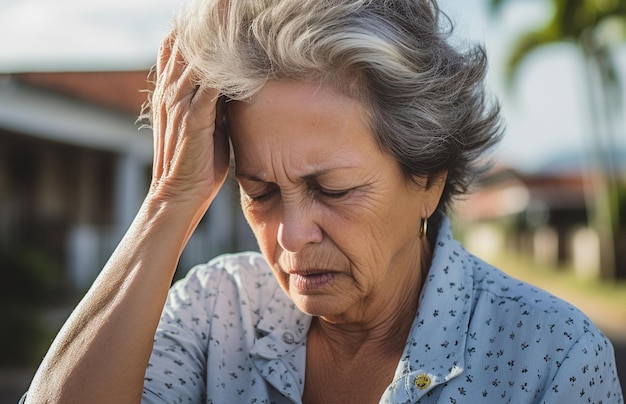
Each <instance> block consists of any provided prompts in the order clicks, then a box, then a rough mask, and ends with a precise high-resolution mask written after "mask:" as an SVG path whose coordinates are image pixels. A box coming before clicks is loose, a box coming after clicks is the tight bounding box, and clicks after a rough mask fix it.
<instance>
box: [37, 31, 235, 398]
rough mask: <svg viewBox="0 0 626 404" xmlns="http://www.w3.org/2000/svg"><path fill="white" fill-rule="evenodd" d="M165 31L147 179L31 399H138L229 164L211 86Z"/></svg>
mask: <svg viewBox="0 0 626 404" xmlns="http://www.w3.org/2000/svg"><path fill="white" fill-rule="evenodd" d="M192 79H193V78H192V73H191V72H190V71H189V69H187V68H186V65H185V63H184V61H183V60H182V57H181V56H180V54H179V53H178V52H177V50H176V41H175V39H174V38H173V37H170V38H168V39H166V41H165V42H164V44H163V45H162V47H161V50H160V52H159V60H158V62H157V85H156V88H155V92H154V94H153V98H152V106H153V111H152V113H153V127H154V139H155V140H154V142H155V143H154V162H153V178H152V183H151V187H150V191H149V193H148V196H147V197H146V199H145V201H144V203H143V205H142V206H141V208H140V210H139V212H138V214H137V216H136V218H135V220H134V221H133V223H132V224H131V226H130V228H129V230H128V232H127V233H126V235H125V236H124V238H123V239H122V241H121V242H120V244H119V245H118V247H117V249H116V250H115V252H114V253H113V255H112V256H111V258H110V259H109V261H108V263H107V264H106V266H105V267H104V269H103V270H102V272H101V274H100V276H99V277H98V279H97V280H96V281H95V282H94V284H93V285H92V287H91V288H90V290H89V292H88V293H87V294H86V295H85V297H84V298H83V300H82V301H81V302H80V304H79V305H78V306H77V307H76V309H75V310H74V312H73V313H72V315H71V316H70V318H69V319H68V320H67V322H66V324H65V325H64V326H63V328H62V329H61V331H60V332H59V334H58V336H57V337H56V339H55V340H54V342H53V344H52V346H51V348H50V350H49V351H48V353H47V354H46V356H45V358H44V360H43V362H42V363H41V365H40V367H39V369H38V371H37V373H36V375H35V378H34V379H33V382H32V384H31V387H30V389H29V393H28V397H27V401H26V402H27V403H29V402H37V403H43V402H64V403H65V402H67V403H72V402H77V403H85V402H90V403H95V402H106V403H110V402H116V403H126V402H139V400H140V397H141V392H142V386H143V378H144V374H145V370H146V365H147V362H148V358H149V356H150V352H151V349H152V341H153V337H154V333H155V330H156V327H157V324H158V321H159V317H160V314H161V311H162V309H163V305H164V302H165V299H166V296H167V291H168V289H169V286H170V283H171V280H172V277H173V275H174V271H175V268H176V264H177V262H178V259H179V257H180V254H181V252H182V250H183V248H184V246H185V244H186V243H187V241H188V239H189V237H190V235H191V233H192V232H193V230H194V229H195V227H196V226H197V224H198V222H199V220H200V219H201V217H202V216H203V214H204V212H205V211H206V209H207V208H208V206H209V204H210V202H211V201H212V200H213V198H214V197H215V195H216V194H217V192H218V190H219V189H220V187H221V185H222V184H223V182H224V180H225V178H226V174H227V171H228V158H229V153H228V141H227V139H226V137H225V134H224V133H223V130H222V128H221V127H220V126H219V125H217V124H216V115H218V114H217V113H216V99H217V96H218V94H217V92H216V91H213V90H209V89H202V88H200V89H198V88H196V87H194V84H193V80H192Z"/></svg>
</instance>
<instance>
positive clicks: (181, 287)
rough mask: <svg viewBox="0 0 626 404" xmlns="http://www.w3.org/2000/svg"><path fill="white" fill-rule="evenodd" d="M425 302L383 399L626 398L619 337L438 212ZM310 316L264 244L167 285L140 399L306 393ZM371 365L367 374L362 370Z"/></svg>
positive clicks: (280, 399) (296, 398)
mask: <svg viewBox="0 0 626 404" xmlns="http://www.w3.org/2000/svg"><path fill="white" fill-rule="evenodd" d="M429 221H430V222H431V223H432V224H431V226H430V228H431V230H433V229H435V230H436V234H435V235H434V239H433V240H432V241H433V243H434V244H433V246H434V254H433V260H432V264H431V268H430V270H429V273H428V277H427V280H426V283H425V285H424V288H423V290H422V295H421V297H420V302H419V307H418V312H417V313H416V317H415V318H414V319H413V320H412V321H413V326H412V329H411V332H410V335H409V337H408V339H407V343H406V346H405V350H404V354H403V356H402V359H401V360H400V362H399V363H398V367H397V369H396V374H395V377H394V381H393V382H392V383H391V385H389V386H388V388H387V389H386V391H385V393H384V394H383V396H382V397H381V398H380V402H383V403H476V402H498V403H565V402H567V403H570V404H571V403H607V404H608V403H611V404H613V403H622V402H623V397H622V392H621V389H620V384H619V380H618V378H617V373H616V367H615V359H614V353H613V348H612V346H611V344H610V343H609V342H608V340H607V339H606V338H605V337H604V336H603V335H602V333H601V332H600V331H598V330H597V329H596V328H595V327H594V326H593V324H591V322H590V321H589V320H588V319H587V317H585V316H584V315H583V314H582V313H581V312H580V311H578V310H577V309H576V308H574V307H572V306H571V305H569V304H567V303H565V302H563V301H561V300H559V299H558V298H556V297H554V296H551V295H550V294H548V293H546V292H544V291H542V290H540V289H538V288H535V287H533V286H530V285H527V284H525V283H523V282H520V281H518V280H515V279H513V278H511V277H509V276H507V275H506V274H504V273H503V272H501V271H499V270H498V269H496V268H493V267H491V266H489V265H488V264H486V263H484V262H483V261H481V260H479V259H478V258H476V257H474V256H472V255H471V254H469V253H468V252H467V251H465V250H464V249H463V248H462V246H461V245H460V244H459V243H458V242H457V241H455V240H454V239H453V238H452V235H451V230H450V225H449V222H448V219H447V218H446V217H445V215H443V214H442V213H436V214H435V216H434V217H433V218H431V219H430V220H429ZM310 321H311V318H310V317H309V316H308V315H306V314H303V313H302V312H300V311H299V310H298V309H297V308H296V307H295V306H294V304H293V303H292V302H291V300H290V299H289V298H288V297H287V296H286V295H285V294H284V292H283V291H282V290H281V289H280V287H279V286H278V284H277V282H276V280H275V279H274V275H273V274H272V272H271V269H270V268H269V267H268V265H267V264H266V262H265V260H264V259H263V257H262V256H261V255H260V254H258V253H241V254H233V255H224V256H220V257H218V258H216V259H214V260H212V261H211V262H209V263H208V264H205V265H200V266H198V267H196V268H194V269H192V270H191V271H190V272H189V274H188V275H187V277H186V278H185V279H184V280H181V281H179V282H178V283H176V284H175V285H174V286H173V287H172V289H171V291H170V294H169V297H168V301H167V303H166V306H165V309H164V311H163V315H162V318H161V322H160V325H159V328H158V330H157V333H156V336H155V342H154V348H153V353H152V356H151V358H150V363H149V365H148V368H147V370H146V377H145V384H144V396H143V402H145V403H203V402H207V403H231V402H237V403H299V402H301V396H302V392H303V390H304V377H305V375H304V373H305V363H306V335H307V331H308V328H309V325H310ZM363 377H367V375H363Z"/></svg>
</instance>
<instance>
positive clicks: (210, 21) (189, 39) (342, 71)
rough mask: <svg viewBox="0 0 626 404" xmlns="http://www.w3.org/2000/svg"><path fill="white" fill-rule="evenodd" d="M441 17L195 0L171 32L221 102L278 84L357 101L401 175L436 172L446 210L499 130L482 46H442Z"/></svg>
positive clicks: (383, 1)
mask: <svg viewBox="0 0 626 404" xmlns="http://www.w3.org/2000/svg"><path fill="white" fill-rule="evenodd" d="M442 16H444V17H445V15H444V14H443V13H442V12H441V11H440V10H439V8H438V6H437V4H436V1H435V0H198V1H195V2H192V3H191V4H190V6H189V7H187V8H186V9H185V10H183V12H182V13H181V14H180V15H179V16H178V18H177V20H176V22H175V28H174V29H175V32H176V35H177V37H178V39H179V41H178V42H179V46H180V50H181V52H182V54H183V57H184V58H185V60H186V61H187V62H188V63H189V66H190V67H191V68H192V69H193V70H194V72H195V74H196V78H197V80H198V84H199V85H206V86H210V87H213V88H217V89H219V90H220V91H221V92H222V93H223V94H225V95H226V96H228V97H229V98H231V99H236V100H245V99H247V98H249V97H251V96H252V95H254V94H255V92H257V91H258V90H259V89H260V88H261V87H262V86H263V85H264V83H265V82H266V81H268V80H281V79H282V80H284V79H289V80H304V81H313V82H318V83H320V84H325V85H329V86H330V87H331V88H334V89H335V90H337V91H339V92H341V93H343V94H345V95H349V96H352V97H355V98H357V99H358V100H359V101H361V102H363V103H364V104H365V105H366V106H367V107H368V108H367V109H368V111H369V114H370V125H371V128H372V132H373V134H374V136H375V138H376V141H377V142H378V144H379V146H380V147H381V149H382V150H383V151H385V152H388V153H390V154H391V155H392V156H394V157H395V159H396V160H397V161H398V163H399V164H400V166H401V167H402V170H403V172H404V174H405V176H406V178H407V179H415V178H416V177H417V178H420V179H428V178H432V176H436V175H439V174H442V173H444V172H447V179H446V184H445V186H444V191H443V195H442V198H441V201H440V203H439V208H442V209H446V208H448V207H449V206H450V205H451V202H452V199H453V198H454V197H455V196H459V195H461V194H464V193H466V192H467V191H468V189H469V187H470V185H471V183H472V180H473V179H474V177H475V176H476V175H477V174H479V173H480V172H482V171H483V170H484V169H486V168H487V166H488V165H487V164H486V163H487V160H485V159H484V158H483V155H484V154H485V152H486V151H487V150H488V149H490V148H491V147H492V146H493V145H495V144H496V143H497V141H498V140H499V138H500V137H501V133H502V125H501V121H500V114H499V105H498V103H497V102H495V101H494V102H488V100H487V97H486V96H485V90H484V85H483V81H484V77H485V74H486V69H487V62H486V55H485V51H484V49H483V48H482V47H481V46H475V47H471V48H469V49H466V50H457V49H455V48H454V47H453V46H451V45H450V44H449V43H448V39H449V35H450V33H451V31H452V28H451V27H452V24H451V23H450V24H448V27H449V29H444V28H442V27H443V25H442V24H441V22H442V21H441V20H442ZM443 20H445V22H448V23H449V20H448V19H447V18H444V19H443ZM424 185H426V184H424Z"/></svg>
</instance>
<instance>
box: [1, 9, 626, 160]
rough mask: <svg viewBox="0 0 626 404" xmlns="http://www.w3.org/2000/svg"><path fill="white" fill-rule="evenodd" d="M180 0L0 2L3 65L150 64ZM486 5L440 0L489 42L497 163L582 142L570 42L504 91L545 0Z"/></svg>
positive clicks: (528, 65)
mask: <svg viewBox="0 0 626 404" xmlns="http://www.w3.org/2000/svg"><path fill="white" fill-rule="evenodd" d="M182 1H184V0H88V1H85V0H55V1H50V0H0V38H2V40H1V41H0V73H2V72H5V73H7V72H9V73H10V72H19V71H63V70H72V71H81V70H135V69H145V68H148V67H149V66H151V65H152V64H153V61H154V60H155V57H156V51H157V49H158V46H159V43H160V41H161V39H162V38H163V36H164V35H165V34H166V32H167V30H168V29H167V27H168V24H169V22H170V21H171V18H172V16H173V15H174V14H175V12H176V10H177V9H178V7H179V6H180V4H181V3H182ZM486 3H487V1H486V0H440V6H441V8H442V9H443V10H444V11H445V12H446V13H447V14H449V16H450V17H451V18H452V20H453V21H454V23H455V27H456V28H455V31H454V32H455V33H454V36H453V41H455V42H457V43H458V44H459V45H463V44H467V43H472V42H475V41H478V42H481V43H484V44H485V46H486V49H487V53H488V56H489V61H490V70H489V75H488V78H487V86H488V89H489V90H490V92H491V93H492V94H494V95H495V96H496V97H498V99H499V100H500V102H501V104H502V111H503V115H504V118H505V122H506V127H507V130H506V135H505V138H504V140H503V142H502V143H501V145H500V147H499V148H498V149H497V150H496V152H495V157H496V159H497V161H498V162H500V163H503V164H508V165H511V166H513V167H515V168H519V169H522V170H526V171H533V170H536V169H537V168H538V167H541V166H542V165H544V164H545V163H546V162H548V161H550V160H552V159H555V158H557V157H559V156H560V155H562V154H564V153H571V152H581V151H583V150H585V148H588V147H589V139H588V138H587V137H586V136H585V134H586V133H587V129H588V127H589V125H588V119H587V112H586V111H587V104H586V103H585V99H586V98H585V96H584V86H583V85H582V80H581V75H582V70H581V65H580V63H578V62H579V59H578V55H577V53H576V52H575V51H574V50H573V48H572V47H568V46H552V47H550V48H546V49H544V50H540V51H538V52H536V53H535V54H533V55H532V56H531V57H529V58H528V60H527V61H526V62H525V63H524V64H523V66H522V69H521V71H520V75H519V78H518V80H517V85H516V86H515V87H514V91H512V92H507V91H506V89H505V86H504V84H503V78H502V71H503V67H502V66H503V64H504V60H505V58H506V53H507V49H508V47H509V46H510V45H511V43H512V41H513V40H514V38H515V37H516V36H517V35H519V34H520V33H522V32H524V31H525V30H528V29H531V28H532V27H534V26H537V25H538V24H541V22H542V21H545V19H546V18H547V17H548V16H549V12H550V9H549V8H548V7H547V5H546V3H547V2H546V1H544V0H512V1H510V2H509V4H508V5H507V6H506V7H504V9H503V10H502V12H501V13H499V14H498V15H497V16H493V15H491V16H490V15H489V14H488V12H487V4H486ZM624 54H626V50H625V49H622V51H621V52H620V53H619V55H621V56H620V57H618V61H619V63H620V69H621V70H622V71H624V72H626V57H624ZM624 81H626V77H624ZM625 89H626V87H625ZM625 115H626V114H625ZM622 124H623V123H622ZM622 128H624V125H622ZM622 133H624V132H622ZM624 138H626V136H622V137H621V141H622V143H625V142H626V139H624ZM624 147H626V144H625V145H624Z"/></svg>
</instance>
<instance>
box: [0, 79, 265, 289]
mask: <svg viewBox="0 0 626 404" xmlns="http://www.w3.org/2000/svg"><path fill="white" fill-rule="evenodd" d="M147 73H148V72H147V71H133V72H86V73H82V72H81V73H30V74H14V75H0V251H2V254H3V257H4V259H3V260H4V263H0V264H3V266H5V267H6V266H7V265H10V264H7V263H15V262H23V261H24V260H26V261H28V257H29V256H37V257H44V259H43V260H40V261H41V262H46V263H49V264H50V265H51V266H52V265H55V266H58V267H59V268H60V269H61V272H62V277H63V280H64V282H65V284H66V285H67V286H69V287H71V288H77V289H78V290H83V289H84V288H86V287H87V286H88V285H89V284H90V283H91V282H92V281H93V279H94V278H95V276H96V275H97V274H98V272H99V271H100V269H101V268H102V266H103V265H104V263H105V262H106V259H107V258H108V256H109V255H110V254H111V252H112V251H113V249H114V247H115V245H116V244H117V243H118V241H119V239H120V238H121V237H122V235H123V234H124V232H125V230H126V229H127V227H128V225H129V224H130V222H131V221H132V219H133V217H134V215H135V213H136V212H137V209H138V208H139V206H140V204H141V202H142V200H143V198H144V196H145V194H146V191H147V188H148V185H149V180H150V175H151V162H152V136H151V132H150V130H149V129H139V126H140V125H139V124H138V123H137V122H136V120H137V116H138V114H139V112H140V110H141V105H142V103H143V102H144V100H145V99H146V94H145V92H142V90H144V89H146V88H147V86H148V84H147V81H146V77H147ZM255 248H256V243H255V242H254V240H253V237H252V236H251V233H250V231H249V229H248V227H247V224H246V223H245V221H244V220H243V218H242V216H241V214H240V209H239V207H238V197H237V189H236V187H235V186H234V185H233V184H230V185H227V186H226V187H225V189H224V190H223V191H222V192H221V193H220V196H219V197H218V199H217V200H216V201H215V202H214V203H213V205H212V206H211V208H210V210H209V212H208V213H207V215H206V216H205V218H204V219H203V220H202V222H201V224H200V226H199V227H198V229H197V231H196V232H195V233H194V235H193V237H192V239H191V240H190V242H189V244H188V247H187V248H186V250H185V252H184V253H183V257H182V258H181V263H180V267H181V269H185V270H186V269H188V268H189V266H191V265H193V264H196V263H199V262H203V261H206V260H208V259H210V258H211V257H212V256H214V255H216V254H218V253H222V252H227V251H234V250H242V249H255ZM42 265H44V266H45V264H42ZM5 269H7V270H10V269H9V268H5Z"/></svg>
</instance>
